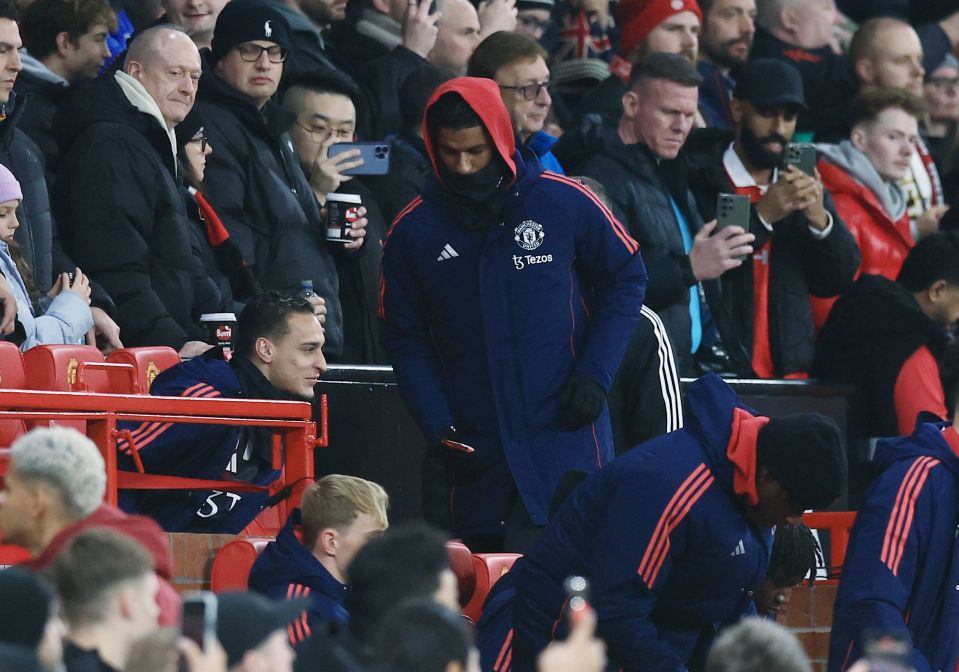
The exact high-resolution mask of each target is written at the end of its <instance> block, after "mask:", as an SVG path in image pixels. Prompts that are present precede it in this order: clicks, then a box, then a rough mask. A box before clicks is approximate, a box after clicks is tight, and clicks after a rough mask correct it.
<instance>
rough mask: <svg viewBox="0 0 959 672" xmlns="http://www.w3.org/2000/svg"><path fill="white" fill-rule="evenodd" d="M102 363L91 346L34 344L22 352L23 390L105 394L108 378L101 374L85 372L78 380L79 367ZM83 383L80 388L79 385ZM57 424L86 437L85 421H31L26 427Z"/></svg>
mask: <svg viewBox="0 0 959 672" xmlns="http://www.w3.org/2000/svg"><path fill="white" fill-rule="evenodd" d="M87 362H90V363H93V364H100V365H102V364H104V359H103V355H102V354H101V353H100V351H99V350H97V349H96V348H95V347H94V346H92V345H37V346H34V347H32V348H30V349H29V350H27V351H26V352H25V353H23V370H24V373H25V375H26V387H27V389H30V390H46V391H51V392H80V391H84V389H85V390H88V391H91V392H106V391H107V390H108V388H109V378H108V377H107V374H106V373H105V372H103V371H92V372H86V373H84V374H83V376H82V377H81V372H80V364H81V363H83V364H86V363H87ZM81 383H82V385H81ZM48 425H58V426H60V427H72V428H73V429H76V430H77V431H78V432H81V433H83V434H86V431H87V423H86V421H85V420H50V421H47V420H31V421H28V422H27V426H28V427H46V426H48Z"/></svg>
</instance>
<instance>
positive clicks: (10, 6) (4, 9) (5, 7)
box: [0, 0, 20, 23]
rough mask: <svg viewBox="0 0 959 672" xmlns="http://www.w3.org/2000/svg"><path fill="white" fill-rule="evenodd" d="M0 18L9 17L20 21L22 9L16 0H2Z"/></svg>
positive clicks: (0, 2) (11, 19)
mask: <svg viewBox="0 0 959 672" xmlns="http://www.w3.org/2000/svg"><path fill="white" fill-rule="evenodd" d="M0 19H9V20H10V21H16V22H17V23H20V10H19V9H17V3H16V2H14V0H0Z"/></svg>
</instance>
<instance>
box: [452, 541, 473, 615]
mask: <svg viewBox="0 0 959 672" xmlns="http://www.w3.org/2000/svg"><path fill="white" fill-rule="evenodd" d="M446 554H447V555H448V556H449V558H450V569H452V570H453V573H454V574H455V575H456V581H457V583H458V584H459V589H460V607H465V606H466V605H467V604H469V601H470V598H472V597H473V592H474V591H475V590H476V574H475V573H474V572H473V554H472V553H471V552H470V549H468V548H466V546H465V545H464V544H462V543H461V542H459V541H447V542H446Z"/></svg>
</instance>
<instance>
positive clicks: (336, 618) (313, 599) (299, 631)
mask: <svg viewBox="0 0 959 672" xmlns="http://www.w3.org/2000/svg"><path fill="white" fill-rule="evenodd" d="M299 524H300V510H299V509H296V510H294V511H293V513H292V514H290V517H289V519H288V520H287V521H286V525H284V526H283V529H282V530H280V534H279V535H277V537H276V541H271V542H270V543H269V544H267V546H266V548H264V549H263V552H262V553H260V557H258V558H257V559H256V562H254V563H253V568H252V569H251V570H250V580H249V587H250V590H255V591H257V592H258V593H263V594H264V595H266V596H267V597H271V598H273V599H274V600H287V599H292V598H294V597H309V598H310V608H309V609H308V610H307V621H306V627H303V624H302V623H295V624H294V627H293V630H292V631H291V634H292V635H293V643H294V644H298V643H299V642H301V641H303V639H305V638H306V637H309V636H310V634H311V633H312V631H313V630H315V629H316V627H317V625H318V624H319V623H324V622H327V623H328V622H333V623H340V624H344V625H345V624H346V623H348V622H349V620H350V614H349V612H348V611H347V610H346V607H345V606H344V603H345V602H346V586H344V585H343V584H342V583H340V582H339V581H337V580H336V579H335V578H333V575H332V574H330V572H329V571H328V570H327V569H326V567H324V566H323V565H321V564H320V561H319V560H317V559H316V556H314V555H313V554H312V553H310V550H309V549H308V548H307V547H306V546H304V545H303V544H302V542H300V540H299V539H297V538H296V534H294V532H293V528H294V526H295V525H299Z"/></svg>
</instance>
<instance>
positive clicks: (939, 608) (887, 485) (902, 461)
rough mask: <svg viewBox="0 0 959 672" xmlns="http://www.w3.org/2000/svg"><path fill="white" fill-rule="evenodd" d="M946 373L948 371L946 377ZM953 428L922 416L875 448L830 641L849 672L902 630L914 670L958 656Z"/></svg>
mask: <svg viewBox="0 0 959 672" xmlns="http://www.w3.org/2000/svg"><path fill="white" fill-rule="evenodd" d="M944 377H945V376H944ZM957 430H959V425H957V424H955V423H954V424H952V425H948V424H945V423H935V424H933V423H925V422H920V423H919V424H918V425H917V426H916V429H915V431H914V432H913V433H912V434H911V435H909V436H904V437H898V438H894V439H884V440H882V441H880V442H879V444H878V446H877V448H876V457H875V459H874V462H875V464H876V465H877V466H878V467H879V468H880V469H881V471H882V473H881V474H880V475H879V476H878V477H877V478H876V480H875V481H874V482H873V484H872V486H871V487H870V488H869V491H868V492H867V493H866V497H865V501H864V502H863V504H862V506H861V507H860V509H859V513H858V514H857V516H856V523H855V525H853V528H852V534H851V536H850V538H849V547H848V550H847V551H846V558H845V562H844V563H843V568H842V576H841V578H840V582H839V594H838V596H837V598H836V608H835V612H834V614H833V626H832V638H831V640H830V643H829V667H828V669H829V671H830V672H839V671H841V670H846V669H848V668H849V667H850V666H851V665H852V664H853V663H854V662H856V661H857V660H858V659H859V658H860V657H861V656H862V654H863V647H864V644H865V643H866V642H867V640H868V638H869V637H870V636H872V635H878V634H883V633H892V634H899V635H905V636H906V637H907V638H908V641H911V643H912V667H913V668H915V670H916V672H930V670H943V671H946V670H948V671H950V672H952V670H956V669H957V663H959V539H957V536H956V530H957V526H959V433H957Z"/></svg>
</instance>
